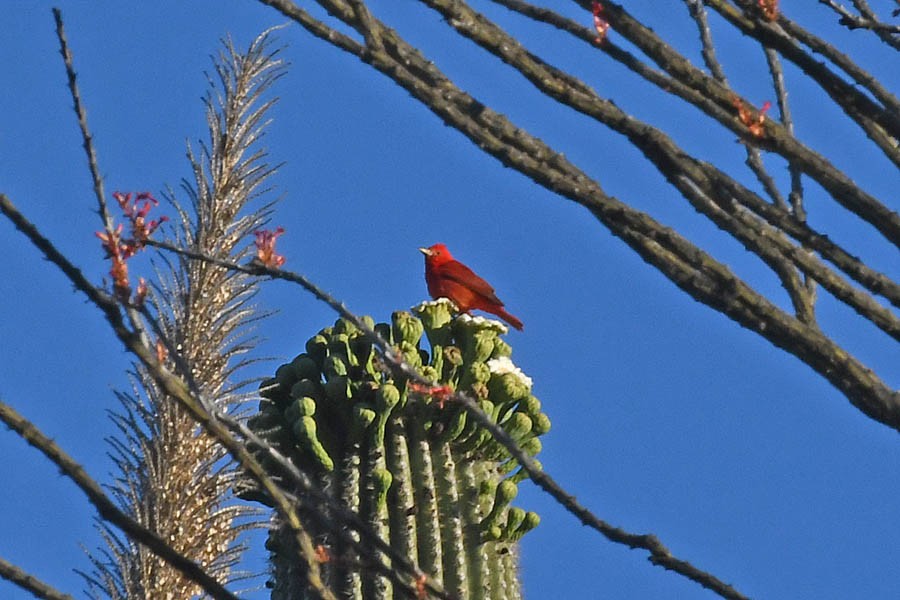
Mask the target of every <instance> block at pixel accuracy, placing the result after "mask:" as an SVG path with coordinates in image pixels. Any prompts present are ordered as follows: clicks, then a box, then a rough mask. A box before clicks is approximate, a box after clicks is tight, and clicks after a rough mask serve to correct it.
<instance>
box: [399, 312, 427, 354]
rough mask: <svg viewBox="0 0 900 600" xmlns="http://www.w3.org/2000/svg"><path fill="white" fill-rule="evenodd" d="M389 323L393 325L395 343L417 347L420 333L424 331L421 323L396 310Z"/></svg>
mask: <svg viewBox="0 0 900 600" xmlns="http://www.w3.org/2000/svg"><path fill="white" fill-rule="evenodd" d="M391 323H392V324H393V333H394V340H395V343H396V342H406V343H408V344H411V345H412V346H418V343H419V340H420V339H421V338H422V333H423V332H424V331H425V327H424V326H423V325H422V321H420V320H419V319H417V318H415V317H414V316H412V315H411V314H410V313H408V312H406V311H403V310H398V311H396V312H395V313H394V314H392V315H391Z"/></svg>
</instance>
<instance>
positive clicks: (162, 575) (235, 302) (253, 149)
mask: <svg viewBox="0 0 900 600" xmlns="http://www.w3.org/2000/svg"><path fill="white" fill-rule="evenodd" d="M271 34H272V30H271V29H270V30H267V31H266V32H264V33H262V34H261V35H260V36H259V37H257V38H256V39H255V40H254V41H253V43H252V44H251V45H250V47H249V49H248V50H247V51H246V52H244V53H241V52H239V51H238V50H237V49H236V48H235V47H234V44H233V43H232V41H231V40H230V39H226V40H224V41H223V46H224V48H223V50H221V51H220V52H219V55H218V56H217V57H215V58H214V65H215V75H214V76H210V77H209V92H208V93H207V95H206V97H205V104H206V118H207V124H208V126H209V135H210V137H209V140H210V141H209V145H208V146H207V145H206V144H202V143H201V148H200V151H199V153H196V152H195V151H194V150H193V149H192V148H191V147H190V146H189V147H188V158H189V159H190V163H191V168H192V171H193V181H187V180H185V181H184V182H183V183H182V188H183V191H184V192H185V194H186V195H187V198H188V200H189V202H188V203H187V204H183V203H180V202H178V201H177V200H176V199H175V194H174V193H173V192H172V191H171V190H170V191H169V192H168V193H167V199H168V200H169V201H170V202H171V204H172V207H173V208H174V210H175V211H176V212H177V214H178V218H177V219H175V224H174V225H173V227H172V230H173V232H172V234H171V235H172V236H173V240H172V242H173V243H174V244H176V245H178V246H179V247H182V248H186V249H189V250H192V251H194V252H199V253H203V254H207V255H210V256H214V257H217V258H220V259H223V260H233V261H237V262H240V261H242V260H243V259H245V258H246V257H247V253H248V252H249V251H250V249H251V246H250V245H249V244H247V243H246V240H247V238H248V236H249V235H250V234H251V233H252V232H253V231H254V230H255V229H257V228H259V227H260V226H261V225H262V224H263V223H264V222H265V221H266V220H267V219H268V217H269V215H270V211H271V206H272V205H271V203H269V204H266V205H264V206H262V207H261V208H258V209H255V210H250V211H249V212H247V207H248V205H249V204H250V203H251V201H253V200H255V199H258V198H259V197H260V196H262V195H264V194H266V193H267V192H268V191H269V189H268V188H267V187H265V184H266V182H267V180H268V178H269V176H270V175H271V174H272V173H273V172H274V171H275V169H276V168H277V167H272V166H270V165H269V164H267V162H266V154H265V152H264V151H263V150H261V149H259V147H258V141H259V139H260V137H261V136H262V134H263V132H264V130H265V129H266V127H267V125H268V120H267V119H266V114H267V112H268V110H269V109H270V108H271V106H272V105H273V104H274V102H275V101H276V99H268V100H265V101H263V99H262V96H263V94H264V93H265V92H266V91H267V90H268V89H269V88H270V87H271V86H272V84H273V83H274V82H275V81H276V80H277V79H278V78H279V77H280V76H281V75H282V74H283V72H284V64H283V62H282V60H281V59H280V57H279V52H280V49H272V44H271V42H272V39H271ZM159 260H160V261H161V262H158V263H156V265H155V266H156V269H155V270H156V281H155V282H154V286H153V292H152V293H151V295H150V297H149V298H148V300H149V301H151V304H152V306H153V308H154V311H155V313H156V319H157V322H158V325H159V332H160V333H161V334H162V335H164V336H165V338H166V339H167V340H168V341H169V343H170V347H171V348H174V349H176V350H177V351H178V353H179V357H178V361H179V364H180V365H181V366H184V367H186V368H187V369H188V370H189V373H190V375H189V376H190V378H191V379H193V384H194V385H195V386H196V389H197V390H198V391H199V392H200V394H201V395H202V396H203V397H204V398H207V399H209V400H210V401H211V402H212V403H213V404H215V405H216V407H217V408H218V409H219V410H221V411H223V412H227V413H229V414H232V415H234V414H236V413H239V412H240V407H241V406H242V404H243V403H245V402H246V401H247V400H248V398H249V397H250V395H251V393H250V392H248V389H249V388H248V384H249V383H250V381H248V380H245V379H242V373H243V370H244V367H246V366H247V365H248V364H249V363H250V362H252V361H251V359H248V358H247V353H248V351H249V350H251V349H252V348H253V347H254V346H255V345H256V342H257V340H256V338H255V337H254V324H255V323H256V322H257V321H258V320H259V319H260V318H263V317H264V316H265V313H263V312H261V311H260V310H259V308H258V307H257V306H255V305H254V304H253V300H254V296H255V295H256V291H257V285H258V279H257V278H255V277H253V276H251V275H248V274H246V273H239V272H230V271H229V270H227V269H226V268H224V267H221V266H217V265H215V264H212V263H209V262H205V261H200V260H194V259H190V258H187V257H185V256H180V257H179V258H178V259H176V260H174V261H170V260H168V259H166V258H165V257H162V256H160V258H159ZM169 362H170V363H171V362H172V359H171V358H170V359H169ZM130 377H131V381H132V389H131V391H130V392H118V393H117V396H118V399H119V400H120V402H121V406H122V409H121V411H120V412H117V413H114V414H113V415H112V418H113V420H114V422H115V424H116V426H117V428H118V431H119V435H118V437H114V438H111V439H110V440H109V442H110V444H111V445H112V452H111V454H112V458H113V460H114V462H115V465H116V468H117V469H118V473H117V474H116V476H115V481H114V483H113V485H112V486H111V489H112V492H113V494H114V496H115V497H116V499H117V501H118V502H119V504H120V505H121V506H122V508H123V509H125V511H126V512H127V513H129V514H131V515H132V516H133V517H134V518H135V519H136V520H137V521H138V522H140V523H142V524H144V525H146V526H148V527H149V528H150V529H152V530H154V531H156V532H157V533H158V534H159V535H160V536H161V537H162V538H163V539H164V540H165V541H166V542H168V543H169V544H171V545H172V546H173V547H174V548H175V549H176V550H177V551H178V552H180V553H182V554H184V555H185V556H187V557H189V558H191V559H192V560H194V561H196V562H197V563H198V564H199V565H200V566H201V567H203V568H204V569H205V570H207V571H208V572H209V573H210V574H212V575H213V576H214V577H216V579H218V580H219V581H221V582H223V583H226V582H233V581H235V580H239V579H242V578H246V577H247V576H248V574H247V573H241V572H239V571H237V570H235V567H236V565H237V563H238V561H239V559H240V557H241V555H242V553H243V550H244V544H242V543H241V542H240V539H239V538H240V535H241V533H242V532H243V531H246V530H247V529H248V528H250V527H254V526H255V525H256V524H257V522H256V518H255V516H256V515H257V513H256V512H255V509H253V508H251V507H248V506H245V505H241V504H236V503H234V502H233V500H234V497H233V493H232V484H233V482H234V481H235V469H234V468H233V464H232V462H231V461H230V460H228V459H227V457H226V456H225V452H224V451H223V449H222V447H221V446H220V445H219V444H218V443H217V442H216V441H215V440H214V439H213V438H212V437H210V436H209V435H207V434H204V433H201V432H200V431H199V429H198V426H197V423H196V422H195V420H194V419H193V418H192V417H191V416H190V415H189V414H188V413H187V412H186V411H185V410H184V409H183V408H181V407H180V406H179V405H178V404H177V403H175V402H172V401H171V399H170V398H169V397H168V396H166V395H165V394H164V393H163V392H162V391H161V389H160V388H159V387H158V386H157V385H156V384H155V383H154V380H153V379H152V377H151V376H150V375H149V373H148V372H147V371H146V370H145V369H144V368H142V367H139V366H135V368H134V370H133V372H132V373H131V374H130ZM98 527H99V529H100V531H101V535H102V537H103V540H104V542H105V544H106V547H105V548H103V549H101V550H100V551H99V553H95V554H92V555H91V557H90V558H91V562H92V563H93V572H92V573H91V574H84V573H83V575H84V577H85V578H86V580H87V582H88V587H89V593H90V594H91V595H92V596H93V597H95V598H97V597H108V598H113V599H133V598H191V597H194V596H196V595H198V594H200V592H201V590H200V588H199V586H197V584H195V583H194V582H192V581H191V580H189V579H188V578H187V577H185V576H184V575H183V574H182V573H180V572H178V571H177V570H175V569H173V568H172V567H171V566H170V565H168V564H167V563H165V562H164V561H163V560H162V559H160V558H159V557H158V556H156V555H154V554H153V553H151V552H150V551H149V550H147V549H146V548H144V547H142V546H138V545H137V544H135V543H134V542H133V541H131V540H128V539H126V538H124V537H122V536H121V535H119V534H118V533H116V532H115V531H114V530H113V529H112V528H111V527H110V526H109V525H107V524H106V523H102V522H101V523H99V525H98Z"/></svg>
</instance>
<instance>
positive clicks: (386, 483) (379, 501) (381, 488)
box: [372, 469, 394, 511]
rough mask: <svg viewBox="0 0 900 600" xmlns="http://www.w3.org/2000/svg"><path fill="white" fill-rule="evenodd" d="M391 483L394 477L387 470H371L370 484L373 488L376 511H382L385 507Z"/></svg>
mask: <svg viewBox="0 0 900 600" xmlns="http://www.w3.org/2000/svg"><path fill="white" fill-rule="evenodd" d="M393 481H394V477H393V475H391V472H390V471H388V470H387V469H373V470H372V483H373V484H374V486H375V490H374V491H375V508H376V510H377V511H380V510H382V509H384V507H385V506H386V505H387V494H388V490H389V489H391V483H392V482H393Z"/></svg>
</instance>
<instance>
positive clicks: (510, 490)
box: [481, 479, 519, 539]
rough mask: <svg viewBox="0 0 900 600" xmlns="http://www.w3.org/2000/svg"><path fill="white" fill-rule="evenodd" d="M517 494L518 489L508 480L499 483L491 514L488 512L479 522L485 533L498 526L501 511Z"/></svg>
mask: <svg viewBox="0 0 900 600" xmlns="http://www.w3.org/2000/svg"><path fill="white" fill-rule="evenodd" d="M518 493H519V487H518V486H517V485H516V484H515V483H513V482H512V481H510V480H509V479H504V480H503V481H501V482H500V484H499V485H498V486H497V491H496V493H495V494H494V504H493V506H492V507H491V512H489V513H488V515H487V516H486V517H485V518H484V520H483V521H482V522H481V527H482V530H483V531H487V530H488V529H489V528H491V527H494V526H496V525H498V524H499V522H500V517H501V516H502V515H503V511H504V510H505V509H506V507H507V506H509V503H510V502H512V501H513V500H514V499H515V497H516V495H517V494H518ZM498 539H499V538H498Z"/></svg>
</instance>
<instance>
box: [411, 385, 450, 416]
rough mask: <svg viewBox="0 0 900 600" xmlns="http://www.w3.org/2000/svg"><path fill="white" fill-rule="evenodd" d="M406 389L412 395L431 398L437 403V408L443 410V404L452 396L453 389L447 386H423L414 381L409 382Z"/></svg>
mask: <svg viewBox="0 0 900 600" xmlns="http://www.w3.org/2000/svg"><path fill="white" fill-rule="evenodd" d="M406 387H408V388H409V391H411V392H412V393H414V394H420V395H422V396H431V397H432V398H434V399H435V400H437V401H438V408H441V409H443V408H444V402H446V401H447V400H449V399H450V398H451V396H453V388H451V387H450V386H449V385H424V384H421V383H416V382H415V381H410V382H409V383H407V384H406Z"/></svg>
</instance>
